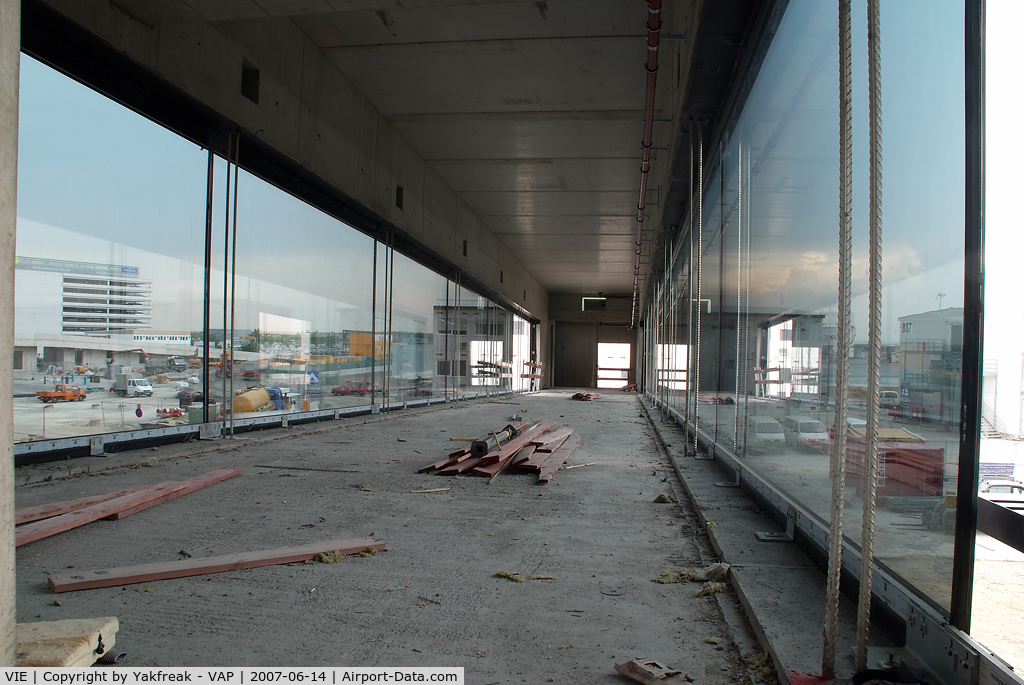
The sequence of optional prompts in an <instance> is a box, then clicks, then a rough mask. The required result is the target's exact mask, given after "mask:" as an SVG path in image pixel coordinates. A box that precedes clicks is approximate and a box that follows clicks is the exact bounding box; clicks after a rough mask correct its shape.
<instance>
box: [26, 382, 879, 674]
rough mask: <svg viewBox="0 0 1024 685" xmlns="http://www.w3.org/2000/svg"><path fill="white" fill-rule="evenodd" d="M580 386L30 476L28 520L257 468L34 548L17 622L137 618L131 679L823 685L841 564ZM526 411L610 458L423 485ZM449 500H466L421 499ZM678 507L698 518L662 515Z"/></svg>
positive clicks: (632, 400)
mask: <svg viewBox="0 0 1024 685" xmlns="http://www.w3.org/2000/svg"><path fill="white" fill-rule="evenodd" d="M574 391H575V390H574V389H569V390H565V391H560V390H555V391H546V392H541V393H535V394H531V395H525V396H508V397H504V398H500V399H492V400H479V401H471V402H464V403H458V404H457V405H446V406H442V407H435V408H430V409H422V410H407V411H401V412H396V413H395V414H393V415H390V416H363V417H355V418H352V419H345V420H339V421H328V422H323V423H315V424H306V425H302V426H294V427H292V428H288V429H273V430H267V431H263V432H258V433H248V434H245V435H241V436H238V437H236V438H234V439H228V440H214V441H203V442H198V443H191V444H184V445H173V446H164V447H159V448H149V449H143V450H137V451H133V452H126V453H120V454H115V455H111V456H108V457H88V458H82V459H73V460H68V461H62V462H54V463H51V464H44V465H38V466H33V467H26V468H21V469H18V474H17V482H18V483H19V486H18V490H17V496H16V497H17V506H18V507H19V508H21V507H27V506H33V505H38V504H43V503H47V502H54V501H60V500H67V499H72V498H76V497H83V496H87V495H93V494H99V493H104V492H110V491H114V490H121V489H125V488H129V487H134V486H138V485H143V484H147V483H156V482H161V481H168V480H182V479H186V478H189V477H191V476H194V475H197V474H200V473H205V472H208V471H211V470H214V469H217V468H223V467H238V468H240V469H242V474H241V475H240V476H237V477H235V478H231V479H229V480H226V481H224V482H221V483H218V484H216V485H213V486H211V487H209V488H206V489H203V490H199V491H197V492H194V493H192V494H189V495H187V496H184V497H182V498H179V499H176V500H173V501H170V502H167V503H165V504H161V505H159V506H156V507H153V508H151V509H148V510H146V511H143V512H140V513H137V514H134V515H132V516H129V517H127V518H125V519H123V520H120V521H105V520H102V521H97V522H94V523H91V524H89V525H86V526H83V527H81V528H77V529H74V530H71V531H68V532H65V533H61V534H58V535H56V536H53V537H50V538H46V539H43V540H39V541H36V542H32V543H28V544H26V545H24V546H22V547H19V548H18V552H17V562H18V568H17V572H18V620H19V622H32V621H42V620H56V619H63V618H84V617H95V616H105V615H113V616H116V617H117V618H118V619H119V620H120V622H121V629H120V632H119V634H118V638H117V640H118V646H119V648H120V649H123V650H124V651H127V652H128V653H129V657H128V659H127V660H126V661H125V662H124V665H126V666H155V665H160V666H172V665H180V666H200V665H203V666H208V665H223V666H242V665H278V666H305V665H318V666H319V665H348V666H370V665H391V666H417V665H421V666H464V667H465V668H466V673H467V682H469V683H480V684H483V683H488V684H492V683H519V682H524V683H531V684H532V683H542V682H562V683H602V682H607V683H616V682H624V679H623V678H622V677H621V676H618V675H616V674H615V672H614V664H616V663H622V662H624V661H626V660H628V659H635V658H653V659H657V660H659V661H660V662H662V663H665V664H668V665H671V666H673V667H675V668H678V669H679V670H681V671H682V672H683V673H684V674H685V675H687V676H689V677H690V678H693V679H694V680H696V681H698V682H701V683H709V684H710V683H726V682H728V683H744V682H750V681H752V680H760V681H769V682H770V681H771V680H772V678H771V676H770V675H768V674H767V672H766V670H765V669H764V664H761V665H760V670H759V666H758V665H756V664H757V661H756V658H757V657H758V655H760V654H763V653H769V654H770V655H771V656H772V657H773V659H772V660H771V661H769V662H768V664H767V665H768V666H771V665H772V664H773V663H774V664H775V665H776V666H782V667H783V668H793V669H796V670H800V671H804V672H816V669H817V668H818V667H819V666H820V654H821V621H822V616H823V612H824V610H823V596H824V589H823V588H824V583H823V578H824V576H823V574H822V573H821V572H820V570H818V569H817V568H815V567H814V565H813V564H812V563H811V562H810V561H809V560H808V559H807V558H806V557H805V556H804V555H803V554H802V553H801V552H800V551H799V550H798V549H797V548H796V547H795V545H792V544H774V543H773V544H764V543H758V542H757V541H756V538H755V536H754V533H755V531H758V530H766V529H768V530H772V529H776V530H777V529H778V526H777V525H775V524H774V522H772V521H770V520H769V519H768V518H767V517H766V516H765V515H764V514H763V513H762V512H760V511H759V510H758V508H757V507H756V506H755V505H754V504H753V503H752V502H751V501H750V500H749V499H748V498H747V497H746V496H745V495H744V494H743V493H742V492H741V491H739V490H736V489H731V490H730V489H727V488H726V489H723V488H717V487H716V486H715V482H717V481H721V480H722V479H723V477H724V475H723V473H722V472H721V471H719V470H718V467H717V465H716V464H714V463H713V462H701V461H695V460H693V459H688V458H686V457H685V456H684V454H685V452H684V449H685V445H684V444H683V441H682V439H681V438H680V436H679V435H678V434H677V433H676V431H677V429H676V428H675V427H674V425H672V424H667V423H663V422H661V421H660V419H659V417H658V416H657V415H656V414H654V415H652V417H651V418H652V419H653V420H654V422H655V424H652V423H651V422H650V421H649V419H648V414H647V411H646V410H645V408H644V406H643V405H642V404H641V403H640V402H639V401H638V399H637V397H636V395H635V394H632V393H616V392H610V393H606V394H605V396H604V397H602V398H600V399H598V400H595V401H592V402H579V401H573V400H572V399H571V395H572V393H573V392H574ZM513 415H516V416H520V417H524V418H525V419H527V420H539V419H542V418H549V419H552V420H555V421H557V422H558V423H559V424H560V425H568V426H571V427H572V428H574V429H575V430H576V431H577V432H578V433H579V435H580V436H581V437H582V440H583V442H582V445H581V446H580V447H579V448H577V450H576V451H575V452H574V453H573V454H572V456H571V457H570V458H569V461H568V462H567V463H566V466H573V465H579V464H591V463H592V462H598V463H596V464H592V465H588V466H583V467H581V468H578V469H571V470H562V471H559V472H558V473H557V474H556V476H555V478H554V481H553V482H551V483H549V484H547V485H538V484H536V482H535V480H536V477H535V476H532V475H526V474H501V475H499V476H498V477H497V479H495V480H494V481H493V482H489V481H488V479H486V478H482V477H476V476H463V477H446V476H437V475H428V474H418V473H417V472H416V471H417V469H418V468H420V467H421V466H424V465H426V464H429V463H431V462H435V461H437V460H439V459H441V458H442V457H443V456H444V455H446V454H447V453H448V452H451V451H453V450H454V449H456V448H457V447H461V446H463V445H464V444H465V443H463V442H457V441H452V440H450V438H452V437H460V438H464V437H478V436H480V435H483V434H485V433H487V432H488V431H491V430H497V429H499V428H501V427H502V426H504V425H505V424H506V423H509V422H511V421H512V416H513ZM666 443H667V447H666ZM269 466H273V467H284V468H268V467H269ZM309 469H320V470H309ZM677 469H678V471H680V472H682V473H683V475H684V478H686V482H685V483H682V482H680V481H679V480H678V479H677ZM436 488H450V490H444V491H441V492H429V493H414V492H412V491H413V490H432V489H436ZM662 493H664V494H666V495H669V496H670V497H672V498H674V499H676V500H677V501H678V503H668V504H658V503H654V502H653V500H654V499H655V498H656V497H657V496H658V495H659V494H662ZM691 498H692V499H693V500H696V501H697V503H698V507H697V508H694V507H693V506H691V503H690V502H691ZM709 522H710V523H711V524H713V525H709ZM709 531H710V534H709ZM363 536H368V537H373V538H376V539H379V540H382V541H384V542H385V543H387V545H388V547H389V551H387V552H384V553H380V554H377V555H376V556H372V557H367V558H348V559H344V560H342V561H340V562H337V563H334V564H325V563H317V564H311V565H302V566H272V567H265V568H258V569H250V570H244V571H234V572H226V573H219V574H212V575H206V576H195V577H190V578H181V579H173V580H162V581H154V582H151V583H146V584H144V585H128V586H119V587H113V588H107V589H96V590H87V591H78V592H71V593H64V594H59V595H55V594H53V593H52V592H51V591H50V590H49V589H47V587H46V579H47V576H48V575H50V574H59V573H68V572H69V570H73V569H79V570H92V569H103V568H110V567H122V566H128V565H135V564H144V563H153V562H173V561H175V560H178V559H184V558H186V557H185V554H189V555H191V556H192V558H198V557H203V556H213V555H221V554H230V553H235V552H247V551H252V550H262V549H272V548H277V547H285V546H294V545H302V544H309V543H314V542H318V541H323V540H345V539H349V538H358V537H363ZM719 560H725V561H728V562H730V563H732V564H734V565H735V566H734V568H733V572H734V576H733V577H734V579H736V580H737V583H738V584H739V586H740V587H734V586H732V585H730V586H728V587H727V590H726V591H725V592H720V593H716V594H712V595H710V596H704V597H696V596H695V594H696V591H697V590H699V589H700V588H701V587H702V586H701V584H700V583H680V584H660V583H653V582H651V579H652V578H657V577H658V576H659V574H664V573H670V572H674V571H678V570H679V569H680V568H681V567H703V566H705V565H707V564H710V563H713V562H716V561H719ZM501 571H507V572H510V573H520V574H521V575H522V577H523V579H524V580H525V582H523V583H517V582H514V581H511V580H507V579H505V578H500V577H496V576H495V574H496V573H498V572H501ZM530 576H551V578H538V579H530ZM744 577H745V578H746V580H744ZM852 623H853V619H852V610H851V607H850V606H849V605H848V603H847V602H846V601H845V600H844V603H843V609H842V622H841V626H840V637H841V644H840V648H839V655H840V659H839V670H840V673H841V674H842V673H846V674H848V673H849V671H850V667H851V666H852V660H851V659H850V657H849V648H848V646H849V640H850V637H851V633H852ZM758 637H759V638H760V639H758ZM876 639H877V640H879V641H883V642H884V640H885V638H884V636H880V635H879V636H876ZM748 659H750V661H748ZM751 663H754V664H755V665H754V666H752V665H751ZM784 680H785V676H783V681H784Z"/></svg>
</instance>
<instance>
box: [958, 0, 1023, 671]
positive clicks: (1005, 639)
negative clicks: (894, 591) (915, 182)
mask: <svg viewBox="0 0 1024 685" xmlns="http://www.w3.org/2000/svg"><path fill="white" fill-rule="evenodd" d="M986 7H987V13H988V19H987V29H986V30H987V36H986V42H987V45H986V67H985V68H986V72H987V73H986V88H985V95H986V103H985V116H986V120H985V128H986V131H985V135H986V137H987V139H988V141H989V144H988V146H987V149H986V152H985V164H986V171H985V182H986V190H985V200H986V204H985V221H986V227H985V356H984V359H985V365H984V389H983V393H982V399H983V403H982V416H983V422H982V432H981V476H982V482H981V484H980V493H979V496H980V497H992V498H997V499H1007V500H1015V499H1019V498H1020V497H1021V495H1022V494H1024V488H1022V487H1021V486H1019V484H1018V483H1014V482H1013V481H1024V443H1021V437H1022V434H1024V423H1022V417H1024V412H1022V409H1024V407H1022V406H1021V399H1022V398H1024V354H1022V352H1024V347H1022V346H1021V339H1022V338H1024V326H1022V321H1021V307H1020V255H1021V254H1022V251H1024V245H1022V244H1021V233H1020V230H1019V228H1018V226H1019V223H1020V207H1019V202H1018V200H1017V197H1018V196H1019V194H1020V184H1021V174H1020V170H1019V166H1020V159H1021V157H1022V155H1024V143H1022V141H1021V138H1020V135H1019V130H1020V121H1019V119H1020V111H1021V104H1022V103H1021V92H1020V86H1019V83H1020V76H1019V70H1018V68H1017V63H1018V57H1017V52H1018V42H1019V37H1018V36H1017V34H1016V31H1015V28H1016V27H1017V26H1020V22H1021V21H1024V7H1022V6H1021V4H1020V3H1017V2H1011V1H1009V0H988V3H987V5H986ZM1022 573H1024V554H1022V553H1020V552H1018V551H1016V550H1014V549H1013V548H1011V547H1009V546H1007V545H1005V544H1003V543H1001V542H999V541H998V540H996V539H994V538H992V537H989V536H988V535H985V534H983V533H979V534H978V541H977V546H976V548H975V567H974V601H973V608H972V616H971V636H972V637H974V638H975V639H976V640H978V641H979V642H981V643H982V644H984V645H985V646H986V647H988V648H990V649H993V650H995V651H996V653H997V654H999V656H1000V657H1002V658H1003V659H1005V660H1006V661H1008V662H1009V663H1010V664H1012V665H1013V666H1015V667H1016V669H1017V672H1018V673H1019V672H1020V670H1021V668H1024V636H1022V635H1021V631H1020V611H1018V609H1017V608H1018V607H1020V606H1021V604H1022V602H1024V587H1022V585H1021V583H1020V578H1021V577H1022V575H1021V574H1022Z"/></svg>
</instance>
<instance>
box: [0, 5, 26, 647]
mask: <svg viewBox="0 0 1024 685" xmlns="http://www.w3.org/2000/svg"><path fill="white" fill-rule="evenodd" d="M20 58H21V0H0V666H14V663H15V653H14V647H15V636H14V631H15V625H16V623H17V616H16V614H15V610H14V600H15V592H14V406H13V403H12V400H11V398H12V397H13V396H14V254H15V252H14V237H15V226H16V224H17V216H18V211H17V205H18V76H19V65H20Z"/></svg>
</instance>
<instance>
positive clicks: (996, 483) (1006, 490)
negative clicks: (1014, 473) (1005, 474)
mask: <svg viewBox="0 0 1024 685" xmlns="http://www.w3.org/2000/svg"><path fill="white" fill-rule="evenodd" d="M978 492H982V493H991V494H993V495H996V494H999V495H1024V483H1021V482H1020V481H1019V480H983V481H981V483H979V484H978Z"/></svg>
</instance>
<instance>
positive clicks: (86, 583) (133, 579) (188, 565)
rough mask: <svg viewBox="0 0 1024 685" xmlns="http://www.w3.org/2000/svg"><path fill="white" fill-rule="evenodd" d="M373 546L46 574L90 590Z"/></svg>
mask: <svg viewBox="0 0 1024 685" xmlns="http://www.w3.org/2000/svg"><path fill="white" fill-rule="evenodd" d="M369 548H373V549H375V550H377V551H378V552H380V551H383V550H385V549H387V547H386V546H385V544H384V543H383V542H380V541H378V540H374V539H372V538H356V539H354V540H334V541H329V542H317V543H315V544H312V545H302V546H301V547H279V548H277V549H268V550H262V551H258V552H243V553H241V554H224V555H222V556H217V557H199V558H198V559H184V560H182V561H169V562H162V563H158V564H142V565H141V566H124V567H122V568H108V569H102V570H99V571H75V572H72V573H64V574H61V575H57V576H50V578H49V583H50V589H51V590H53V591H54V592H69V591H71V590H92V589H94V588H100V587H113V586H115V585H134V584H136V583H148V582H150V581H154V580H166V579H168V578H187V577H189V576H199V575H204V574H207V573H223V572H224V571H239V570H241V569H246V568H258V567H260V566H274V565H277V564H293V563H295V562H297V561H306V560H307V559H313V558H314V557H316V555H317V554H328V553H330V552H340V553H342V554H358V553H359V552H362V551H364V550H366V549H369Z"/></svg>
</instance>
